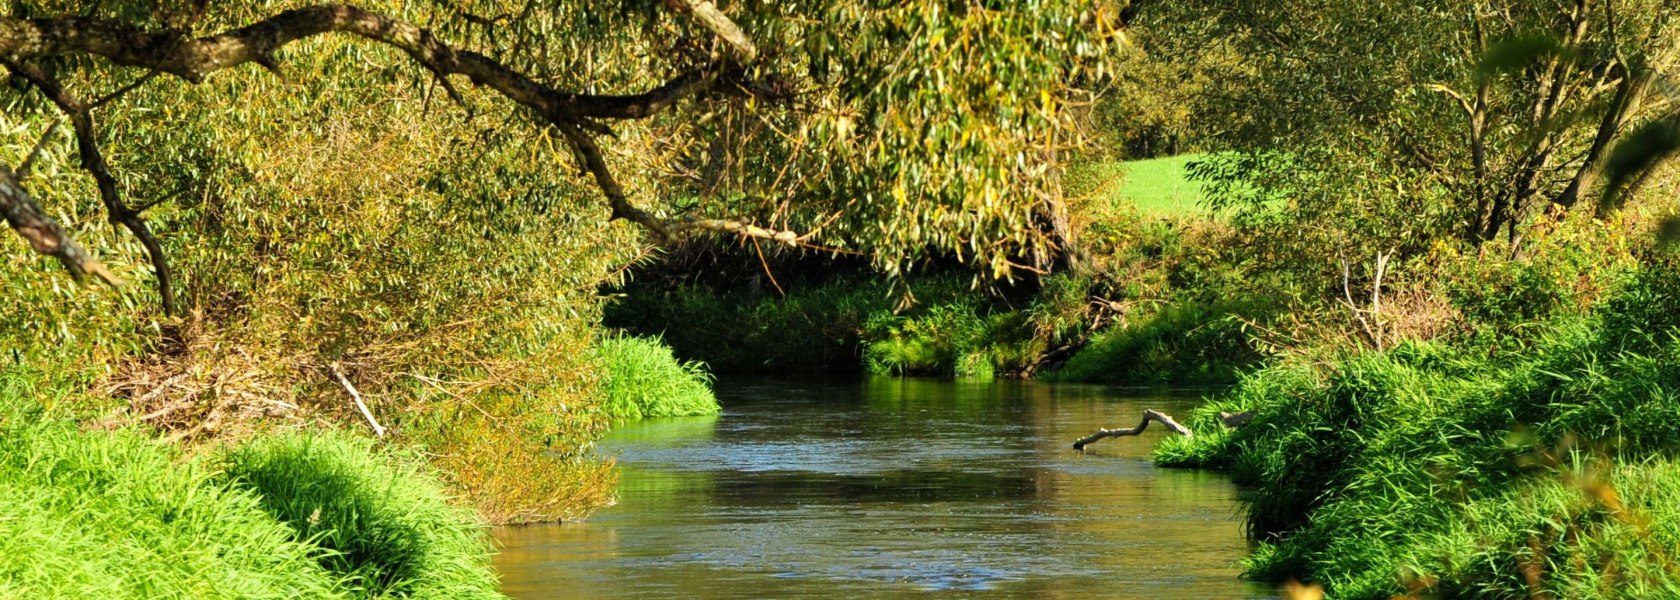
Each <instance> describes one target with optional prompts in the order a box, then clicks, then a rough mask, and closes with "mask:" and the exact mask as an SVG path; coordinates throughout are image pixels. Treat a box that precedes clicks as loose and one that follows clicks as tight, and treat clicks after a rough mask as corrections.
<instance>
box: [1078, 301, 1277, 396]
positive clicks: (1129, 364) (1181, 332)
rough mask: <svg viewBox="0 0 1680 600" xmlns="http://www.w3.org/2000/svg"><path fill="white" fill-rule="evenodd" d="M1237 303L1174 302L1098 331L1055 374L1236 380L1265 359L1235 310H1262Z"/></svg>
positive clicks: (1125, 379)
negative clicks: (1239, 375) (1086, 344)
mask: <svg viewBox="0 0 1680 600" xmlns="http://www.w3.org/2000/svg"><path fill="white" fill-rule="evenodd" d="M1258 309H1259V307H1258V306H1255V305H1248V304H1242V303H1238V302H1226V303H1213V304H1201V303H1176V304H1168V305H1165V306H1162V307H1160V308H1158V309H1156V310H1154V311H1152V312H1151V313H1148V314H1146V315H1142V316H1136V317H1129V319H1128V320H1129V322H1128V323H1126V324H1124V325H1116V326H1113V327H1110V328H1109V329H1107V330H1104V331H1103V332H1101V333H1098V334H1097V335H1096V336H1095V337H1094V338H1093V339H1092V340H1091V342H1090V344H1089V345H1088V346H1086V347H1085V349H1083V350H1081V351H1080V352H1079V353H1078V354H1075V355H1074V356H1073V358H1071V359H1069V360H1068V362H1067V364H1066V365H1063V366H1062V368H1061V369H1060V370H1058V371H1056V372H1055V373H1054V378H1055V379H1057V380H1061V381H1081V382H1092V383H1127V384H1157V383H1232V382H1234V381H1236V378H1237V375H1238V374H1239V373H1241V372H1243V371H1245V370H1247V369H1248V368H1249V367H1251V366H1253V365H1255V364H1257V363H1258V362H1259V360H1260V358H1261V355H1260V353H1259V352H1258V351H1257V349H1256V348H1254V347H1253V346H1252V345H1251V344H1250V342H1249V337H1248V335H1247V333H1246V331H1245V327H1244V325H1243V323H1242V321H1241V320H1239V318H1238V317H1237V315H1256V316H1257V315H1258V314H1259V313H1261V312H1263V311H1262V310H1258Z"/></svg>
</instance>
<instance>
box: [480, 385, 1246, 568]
mask: <svg viewBox="0 0 1680 600" xmlns="http://www.w3.org/2000/svg"><path fill="white" fill-rule="evenodd" d="M719 388H720V389H719V390H718V395H719V397H720V399H721V400H723V403H724V406H725V410H724V414H723V415H722V416H721V417H698V418H684V419H660V420H653V421H648V422H642V423H636V424H632V425H628V426H625V427H621V428H620V429H619V430H617V431H615V432H614V433H613V434H612V435H610V436H608V438H607V439H606V440H605V441H604V442H603V444H602V445H603V447H604V448H606V449H607V450H608V451H609V452H614V453H618V455H619V464H620V465H621V466H622V467H623V477H622V484H621V487H620V497H621V501H620V502H619V504H618V505H617V506H614V507H611V508H608V509H604V510H602V511H600V512H598V513H596V514H595V515H594V516H593V517H591V518H590V519H589V520H588V521H586V522H583V523H567V524H558V525H536V526H526V527H510V528H501V529H498V530H496V532H495V534H496V537H497V539H498V540H499V541H500V543H501V544H502V546H503V547H502V551H501V553H500V554H499V555H498V556H497V560H496V567H497V568H498V569H499V570H500V571H501V573H502V582H503V589H504V590H505V591H506V592H507V593H508V594H509V595H511V596H513V597H514V598H518V599H522V600H523V599H530V600H536V599H559V598H567V599H570V598H649V597H673V598H677V597H680V598H858V597H870V598H881V597H895V596H901V595H903V596H919V595H925V594H927V593H936V594H938V595H956V596H963V597H970V596H973V597H995V598H1097V597H1104V598H1115V597H1122V598H1243V597H1271V596H1273V595H1274V594H1273V593H1272V592H1271V590H1269V589H1268V588H1264V587H1258V586H1254V585H1252V584H1246V583H1244V582H1242V581H1240V580H1238V579H1237V569H1236V568H1235V567H1234V566H1233V565H1234V563H1235V561H1237V560H1239V559H1240V558H1242V556H1243V554H1244V553H1245V552H1246V551H1247V546H1246V544H1245V543H1244V541H1243V539H1242V536H1241V533H1240V530H1239V523H1238V522H1237V520H1236V513H1235V509H1234V506H1235V504H1234V503H1235V493H1236V490H1235V488H1234V487H1233V486H1232V485H1231V484H1230V483H1229V482H1227V481H1226V480H1225V479H1224V478H1223V477H1221V476H1219V475H1218V474H1215V473H1205V472H1196V471H1172V470H1160V469H1156V468H1154V467H1153V466H1152V465H1150V463H1149V449H1150V446H1151V445H1152V444H1153V443H1154V441H1155V440H1156V439H1157V438H1158V435H1159V434H1157V433H1155V431H1154V430H1153V429H1151V430H1150V431H1149V432H1147V433H1145V434H1144V435H1143V436H1141V437H1139V438H1115V439H1110V440H1105V441H1103V442H1101V443H1099V444H1096V445H1094V446H1092V447H1091V452H1089V453H1087V454H1084V455H1081V454H1079V453H1077V452H1074V451H1073V450H1072V449H1071V448H1069V444H1070V443H1071V441H1072V440H1073V439H1075V438H1077V437H1079V436H1081V435H1084V434H1087V433H1090V432H1091V431H1093V430H1094V429H1095V428H1097V427H1100V426H1114V425H1120V424H1125V425H1130V424H1132V423H1134V422H1135V421H1136V420H1137V418H1138V415H1139V414H1141V413H1142V411H1143V409H1144V408H1146V407H1148V408H1160V409H1164V410H1167V411H1168V412H1171V413H1175V414H1180V415H1183V414H1187V413H1188V412H1189V411H1190V409H1191V408H1192V407H1194V406H1195V404H1196V398H1195V397H1194V396H1184V397H1161V396H1150V397H1139V396H1135V395H1126V394H1125V393H1122V392H1116V391H1115V390H1113V389H1111V388H1100V387H1089V386H1058V385H1051V384H1042V383H1035V382H1013V381H1004V382H995V383H961V382H958V383H952V382H942V381H925V380H904V379H877V380H871V381H868V382H864V383H846V384H813V383H805V382H787V381H768V382H755V383H742V384H734V385H731V384H729V383H728V382H724V383H720V385H719Z"/></svg>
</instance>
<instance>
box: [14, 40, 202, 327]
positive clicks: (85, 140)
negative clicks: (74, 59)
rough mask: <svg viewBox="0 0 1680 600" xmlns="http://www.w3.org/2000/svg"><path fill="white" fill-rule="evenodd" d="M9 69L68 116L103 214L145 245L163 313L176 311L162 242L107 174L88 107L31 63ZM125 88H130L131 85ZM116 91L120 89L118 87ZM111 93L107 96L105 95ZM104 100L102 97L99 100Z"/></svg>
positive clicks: (107, 166)
mask: <svg viewBox="0 0 1680 600" xmlns="http://www.w3.org/2000/svg"><path fill="white" fill-rule="evenodd" d="M7 66H8V68H10V69H11V70H12V72H14V73H17V74H19V75H22V76H23V78H24V79H27V80H29V82H30V83H31V84H33V85H34V86H35V87H36V89H39V90H41V93H42V94H45V95H46V96H47V99H49V100H51V101H52V103H53V104H55V105H57V106H58V108H59V110H61V111H63V112H64V114H65V115H66V116H68V117H70V124H71V125H72V127H73V128H74V129H75V130H76V148H77V152H78V153H79V154H80V155H81V158H82V168H83V169H85V170H87V172H88V173H89V174H90V175H93V180H94V182H95V183H97V184H98V187H99V199H100V200H101V201H102V202H103V203H104V205H105V213H106V217H107V218H109V219H110V221H111V224H112V225H121V226H122V227H124V228H126V229H128V231H129V232H130V233H133V234H134V237H135V238H138V239H139V240H140V244H141V245H143V246H145V247H146V255H147V256H148V257H149V258H150V260H151V263H152V269H153V270H154V271H155V272H156V274H157V288H158V296H159V297H160V298H161V299H162V303H163V313H164V314H165V315H176V314H180V307H179V306H178V305H177V303H176V300H175V286H174V276H173V274H172V273H173V271H172V270H171V269H170V267H169V259H168V257H167V256H165V255H164V253H163V245H162V244H160V243H158V239H157V236H155V235H153V234H152V230H151V228H150V227H148V226H147V225H146V221H145V220H144V219H141V218H140V213H139V212H137V211H135V210H134V209H133V208H130V207H129V206H128V204H127V203H125V202H123V199H122V193H121V192H119V191H118V190H117V178H116V177H115V176H113V175H111V165H110V163H108V162H106V160H105V154H104V153H103V152H101V151H100V150H99V140H98V134H97V133H96V132H95V130H94V125H93V113H92V110H91V109H90V108H89V107H88V106H86V105H83V104H82V103H81V102H80V101H78V100H77V99H76V98H74V97H72V96H70V94H69V93H68V92H66V91H65V90H64V86H63V85H61V84H59V82H58V80H57V79H56V78H54V77H52V76H51V75H48V74H47V73H46V72H45V71H43V70H41V69H40V68H38V67H35V66H34V65H28V64H23V65H19V64H15V63H14V64H8V65H7ZM126 89H133V88H132V87H130V88H126ZM118 93H121V91H119V92H118ZM112 97H114V95H113V96H107V99H109V98H112ZM105 101H107V100H106V99H102V100H101V102H105Z"/></svg>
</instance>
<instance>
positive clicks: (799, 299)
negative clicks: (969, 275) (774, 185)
mask: <svg viewBox="0 0 1680 600" xmlns="http://www.w3.org/2000/svg"><path fill="white" fill-rule="evenodd" d="M786 275H787V274H786V273H783V277H786ZM783 285H784V287H785V288H786V289H788V290H789V293H788V294H787V295H785V296H784V295H779V294H774V293H773V292H768V291H767V290H760V291H759V292H757V293H754V292H753V291H752V290H750V289H741V288H739V287H733V288H723V289H720V288H719V287H715V286H713V285H711V284H709V283H677V284H674V285H671V284H669V283H668V282H663V281H652V278H651V277H649V278H646V280H638V281H635V282H633V283H631V284H630V285H628V286H626V287H625V288H622V289H621V290H620V294H621V295H620V296H619V297H618V298H617V299H616V300H615V301H614V302H612V303H611V304H609V305H608V307H607V310H606V318H605V323H606V324H607V326H609V327H617V328H621V329H624V330H626V331H630V332H632V333H635V334H638V335H657V336H660V337H661V338H662V339H663V340H664V341H665V343H667V344H669V345H670V346H671V348H672V349H673V350H674V351H675V352H676V356H678V357H679V358H681V359H684V360H704V361H705V362H706V364H708V365H710V366H711V367H712V369H713V370H714V371H716V372H719V373H783V374H817V373H849V372H851V373H855V372H858V371H860V370H862V363H861V357H860V352H859V348H860V347H861V344H862V342H861V337H860V335H861V332H862V330H863V326H864V323H865V322H866V321H867V320H868V319H870V318H871V316H872V315H878V314H881V313H890V312H891V311H892V307H893V295H892V289H891V287H890V286H889V285H887V284H885V283H883V282H881V281H879V279H878V278H874V277H865V278H863V279H861V280H859V279H853V278H850V277H846V278H843V279H837V280H834V281H831V282H829V283H827V284H820V283H816V282H810V283H806V282H803V281H794V280H789V281H787V282H785V283H784V284H783ZM910 289H911V290H923V289H925V288H923V287H922V284H920V283H916V282H911V283H910ZM918 295H925V293H923V294H918Z"/></svg>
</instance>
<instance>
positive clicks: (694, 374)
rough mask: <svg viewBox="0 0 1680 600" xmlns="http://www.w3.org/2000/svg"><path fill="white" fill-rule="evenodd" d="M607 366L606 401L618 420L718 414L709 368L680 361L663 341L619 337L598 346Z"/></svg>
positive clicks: (605, 408)
mask: <svg viewBox="0 0 1680 600" xmlns="http://www.w3.org/2000/svg"><path fill="white" fill-rule="evenodd" d="M596 353H597V354H598V355H600V357H601V360H602V362H603V363H604V364H605V365H606V372H607V381H606V396H607V400H606V403H605V404H604V405H602V410H604V411H606V414H607V415H608V416H609V417H610V418H612V419H615V420H622V419H641V418H647V417H686V416H693V415H711V414H717V412H718V411H719V410H720V407H719V406H718V401H717V397H716V396H713V395H712V389H711V382H712V376H711V374H710V373H707V372H706V365H705V364H704V363H700V362H696V361H682V360H677V358H676V357H675V356H673V355H672V354H671V348H670V347H668V346H666V345H665V344H664V343H663V341H661V340H660V339H659V338H640V337H634V336H616V337H609V338H606V339H603V340H601V342H600V345H599V346H597V347H596Z"/></svg>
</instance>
